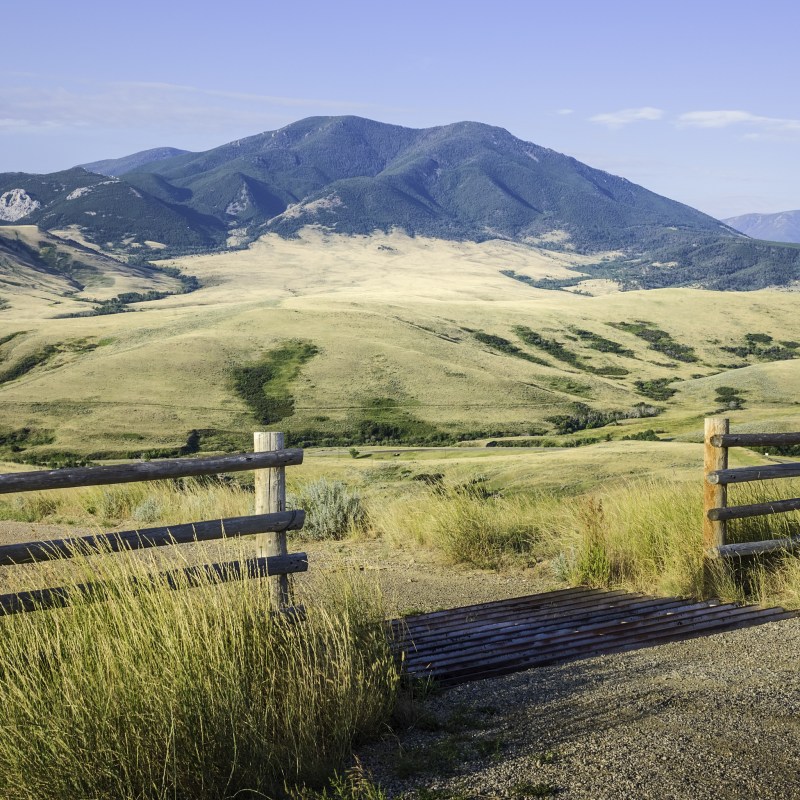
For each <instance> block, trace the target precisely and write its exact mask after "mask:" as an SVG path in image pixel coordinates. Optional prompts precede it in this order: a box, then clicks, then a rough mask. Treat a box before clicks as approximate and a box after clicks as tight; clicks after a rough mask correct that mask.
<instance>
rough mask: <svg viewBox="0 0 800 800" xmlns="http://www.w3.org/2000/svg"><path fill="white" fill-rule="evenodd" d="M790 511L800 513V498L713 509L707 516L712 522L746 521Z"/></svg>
mask: <svg viewBox="0 0 800 800" xmlns="http://www.w3.org/2000/svg"><path fill="white" fill-rule="evenodd" d="M790 511H800V498H797V497H796V498H793V499H791V500H772V501H771V502H769V503H753V504H752V505H747V506H728V507H727V508H711V509H709V510H708V511H707V512H706V514H707V515H708V518H709V519H711V520H720V519H723V520H728V519H745V518H746V517H763V516H765V515H767V514H786V513H788V512H790Z"/></svg>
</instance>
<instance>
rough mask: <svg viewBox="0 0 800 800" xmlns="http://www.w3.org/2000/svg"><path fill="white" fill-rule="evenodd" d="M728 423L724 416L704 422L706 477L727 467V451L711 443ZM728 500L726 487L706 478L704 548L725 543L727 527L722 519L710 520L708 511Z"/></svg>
mask: <svg viewBox="0 0 800 800" xmlns="http://www.w3.org/2000/svg"><path fill="white" fill-rule="evenodd" d="M729 425H730V423H729V422H728V420H727V419H726V418H725V417H708V418H707V419H706V423H705V437H704V441H705V447H704V449H703V470H704V472H705V475H706V478H708V476H709V475H710V474H711V473H715V472H719V471H720V470H724V469H727V467H728V451H727V449H726V448H724V447H717V446H715V445H714V444H713V441H712V440H713V439H714V437H715V436H722V435H724V434H726V433H727V432H728V428H729ZM727 502H728V493H727V489H726V487H725V486H724V485H722V484H713V483H711V482H710V481H709V480H708V479H707V480H706V481H705V483H704V486H703V510H704V511H705V513H704V515H703V543H704V545H705V547H706V549H710V548H712V547H722V546H723V545H724V544H725V537H726V535H727V529H726V525H725V522H724V520H712V519H711V518H710V517H709V516H708V511H709V510H710V509H712V508H724V507H725V506H726V505H727Z"/></svg>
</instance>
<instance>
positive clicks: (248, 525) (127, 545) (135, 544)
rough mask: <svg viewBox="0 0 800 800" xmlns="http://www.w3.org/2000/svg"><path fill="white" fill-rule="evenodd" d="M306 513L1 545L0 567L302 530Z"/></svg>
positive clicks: (297, 512)
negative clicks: (269, 532) (277, 531)
mask: <svg viewBox="0 0 800 800" xmlns="http://www.w3.org/2000/svg"><path fill="white" fill-rule="evenodd" d="M305 516H306V515H305V512H304V511H300V510H299V509H298V510H296V511H284V512H283V513H282V514H260V515H257V516H248V517H228V518H227V519H216V520H205V521H203V522H190V523H188V524H184V525H170V526H167V527H161V528H144V529H142V530H138V531H116V532H114V533H101V534H94V535H91V536H79V537H74V538H69V539H50V540H48V541H43V542H22V543H18V544H8V545H3V546H0V566H8V565H11V564H30V563H33V562H36V561H50V560H52V559H54V558H72V557H73V556H76V555H92V554H95V553H98V552H99V553H103V552H109V551H111V552H118V551H120V550H139V549H142V548H146V547H163V546H165V545H170V544H188V543H190V542H207V541H212V540H214V539H222V538H226V537H232V536H247V535H250V534H257V533H262V532H263V531H272V530H283V531H286V530H298V529H299V528H302V527H303V522H304V521H305Z"/></svg>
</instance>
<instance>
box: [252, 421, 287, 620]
mask: <svg viewBox="0 0 800 800" xmlns="http://www.w3.org/2000/svg"><path fill="white" fill-rule="evenodd" d="M283 445H284V439H283V434H282V433H277V432H273V431H271V432H256V433H254V434H253V452H255V453H261V452H264V451H265V450H283ZM253 474H254V476H255V493H256V514H271V513H274V512H280V511H286V469H285V468H284V467H275V468H272V469H256V470H253ZM288 552H289V550H288V548H287V546H286V531H279V532H276V533H259V534H258V535H257V536H256V555H257V556H258V557H259V558H263V557H267V556H285V555H287V554H288ZM270 584H271V591H272V600H273V602H274V604H275V607H276V608H287V607H288V606H289V578H288V576H287V575H277V576H276V577H274V578H273V579H272V580H271V581H270Z"/></svg>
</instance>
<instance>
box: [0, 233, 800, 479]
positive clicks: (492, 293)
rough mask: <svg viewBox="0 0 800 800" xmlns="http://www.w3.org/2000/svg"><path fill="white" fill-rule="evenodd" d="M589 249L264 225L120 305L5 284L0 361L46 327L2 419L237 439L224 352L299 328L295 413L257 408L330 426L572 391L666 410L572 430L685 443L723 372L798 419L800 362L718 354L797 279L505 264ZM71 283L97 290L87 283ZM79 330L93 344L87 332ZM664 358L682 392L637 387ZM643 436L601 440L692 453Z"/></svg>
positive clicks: (132, 285) (87, 435)
mask: <svg viewBox="0 0 800 800" xmlns="http://www.w3.org/2000/svg"><path fill="white" fill-rule="evenodd" d="M20 230H22V229H20ZM22 235H24V236H28V237H31V236H33V233H32V231H31V230H30V229H29V230H23V232H22ZM586 261H587V259H586V258H585V257H581V256H577V255H575V254H570V253H551V252H547V251H542V250H536V249H533V248H529V247H525V246H522V245H519V244H514V243H509V242H500V241H490V242H485V243H481V244H477V243H468V242H464V243H458V242H444V241H438V240H429V239H424V238H410V237H408V236H406V235H405V234H402V233H400V232H393V233H391V234H375V235H372V236H369V237H366V236H335V235H332V234H329V233H325V232H322V231H318V230H306V231H305V232H304V234H303V235H302V236H301V237H300V238H299V239H297V240H285V239H281V238H279V237H277V236H273V235H269V236H265V237H263V238H262V239H261V240H259V241H258V242H256V243H255V244H254V245H252V246H251V247H250V248H249V249H247V250H242V251H234V252H229V253H224V254H214V255H205V256H194V257H186V258H182V259H178V260H176V261H173V262H169V263H170V265H172V266H177V267H179V268H180V269H181V270H183V271H185V272H187V273H190V274H193V275H196V276H197V277H198V278H199V279H200V281H201V282H202V284H203V288H201V289H200V290H198V291H196V292H193V293H191V294H184V295H174V296H171V297H168V298H165V299H162V300H158V301H154V302H147V303H139V304H135V305H134V306H132V307H133V308H135V309H136V313H122V314H113V315H107V316H96V317H86V318H73V319H58V318H56V315H57V314H61V313H64V312H65V311H74V310H76V309H77V310H85V309H86V308H87V306H86V304H85V303H79V302H76V301H75V300H73V299H70V298H68V297H64V296H63V295H61V296H59V295H58V294H57V292H56V291H55V289H53V290H52V291H51V289H50V288H47V287H45V288H42V290H41V291H32V290H31V289H30V288H27V289H25V288H24V287H15V291H13V292H12V291H10V290H9V289H7V288H4V287H2V286H0V296H3V297H4V299H5V300H6V301H7V302H8V303H9V306H8V307H7V308H6V309H5V310H2V311H0V339H2V338H3V337H4V336H7V335H8V334H11V333H14V332H17V331H23V332H24V333H22V334H21V335H18V336H17V337H16V338H14V339H13V340H11V341H9V342H7V343H6V344H4V345H2V346H0V358H2V361H0V368H5V367H6V366H7V365H11V364H14V363H15V362H16V361H18V360H19V359H22V358H23V357H24V356H25V355H27V354H29V353H31V352H34V351H36V350H37V349H40V348H42V347H43V346H45V345H47V344H56V345H59V352H58V353H57V354H56V355H55V356H54V357H53V358H52V359H50V360H49V361H48V362H47V363H46V364H43V365H41V366H38V367H36V368H35V369H33V370H31V371H30V372H28V373H27V374H25V375H23V376H22V377H19V378H17V379H15V380H11V381H7V382H5V383H2V384H0V407H1V408H2V414H1V416H0V432H2V430H15V429H19V428H23V427H31V428H34V429H37V430H40V429H43V430H47V431H51V432H52V434H53V441H52V442H50V443H49V444H43V445H39V446H36V447H35V448H34V450H35V452H39V453H43V454H46V453H47V452H48V451H67V452H72V453H78V454H80V453H89V452H92V451H98V450H106V451H112V452H113V451H117V452H122V451H132V450H136V449H137V448H141V449H142V450H145V449H147V448H153V447H167V446H179V445H181V444H182V443H183V442H184V441H185V439H186V436H187V433H188V432H189V431H190V430H192V429H201V430H210V431H219V432H223V433H224V434H230V435H231V436H233V437H234V438H235V437H237V436H238V437H239V439H237V441H246V440H247V438H248V436H249V433H250V431H252V430H254V429H256V428H262V427H264V426H263V425H260V424H258V423H257V422H256V420H255V419H254V418H253V416H252V414H251V412H250V411H249V409H248V408H247V406H246V405H245V403H244V402H243V401H242V399H241V398H240V397H239V396H238V395H237V394H236V392H235V391H234V389H233V385H232V379H231V368H232V366H233V365H237V364H246V363H248V362H251V361H254V360H257V359H259V358H260V357H262V356H263V355H264V354H265V353H268V352H269V351H270V350H273V349H275V348H276V347H279V346H280V345H281V344H283V343H285V342H287V341H291V340H302V341H306V342H310V343H312V344H314V345H315V346H316V347H317V348H318V350H319V352H318V354H317V355H316V356H314V357H312V358H311V359H310V360H309V361H308V362H307V363H305V364H304V365H303V366H302V368H301V369H300V372H299V374H298V375H297V377H296V378H295V379H294V380H293V381H292V383H291V385H290V387H289V390H290V391H291V393H292V395H293V397H294V400H295V406H294V414H293V415H291V416H289V417H286V418H285V419H283V420H280V421H279V422H276V423H275V424H273V425H271V426H270V427H272V428H277V429H282V430H286V431H289V432H292V431H303V430H315V431H321V432H330V433H334V434H342V433H343V432H347V431H348V430H351V429H352V428H353V427H354V425H355V424H356V423H357V422H358V421H359V420H362V419H364V418H365V417H369V415H370V414H371V413H372V409H373V408H374V407H375V404H376V402H378V403H380V402H381V401H383V400H385V399H386V398H389V399H391V400H392V401H394V403H395V404H396V407H395V409H394V410H393V412H392V413H395V414H399V415H401V416H402V415H407V416H408V417H410V418H413V419H414V420H417V421H421V422H422V423H424V424H427V425H429V426H432V427H433V428H435V429H437V430H443V431H448V432H450V433H458V432H459V431H476V432H480V431H487V430H488V431H496V432H500V431H503V432H507V433H509V434H524V433H527V432H530V431H531V429H533V430H535V429H538V430H540V431H542V430H547V429H550V425H549V423H548V422H547V421H546V418H547V417H549V416H552V415H554V414H560V413H566V412H568V411H569V409H570V406H571V404H572V403H575V402H584V403H587V404H589V405H591V406H593V407H595V408H598V409H606V410H607V409H618V410H625V409H630V408H631V407H632V406H633V405H634V404H635V403H638V402H646V403H651V404H655V405H658V406H661V407H663V408H665V411H664V413H663V414H661V415H660V416H658V417H655V418H649V419H626V420H622V421H621V422H620V423H619V424H618V425H612V426H610V427H608V428H603V429H600V430H594V431H592V430H590V431H585V432H582V433H580V434H578V435H585V436H586V435H588V436H599V437H605V436H606V434H610V435H611V436H612V437H613V438H614V439H619V438H621V436H622V435H624V434H626V433H631V432H637V431H643V430H645V429H648V428H654V429H656V430H657V431H661V432H663V433H662V434H661V435H663V436H665V437H669V438H675V439H677V440H679V441H695V442H696V441H699V439H700V432H701V429H702V419H703V417H704V416H705V415H707V414H709V413H713V412H714V411H716V410H717V405H718V404H717V403H715V391H716V389H717V387H719V386H730V387H734V388H736V389H740V390H743V392H744V393H745V394H744V397H745V400H746V407H745V409H744V410H742V411H732V412H731V413H730V414H729V416H730V417H731V418H732V422H733V425H734V426H736V425H738V426H740V427H742V428H743V429H744V428H748V427H750V428H752V427H753V426H755V428H756V429H772V430H779V429H792V428H795V427H797V423H796V422H795V418H796V414H797V403H798V399H797V398H798V396H800V391H798V390H800V369H798V362H796V361H780V362H774V363H752V364H750V365H749V366H744V367H742V368H737V369H724V368H723V367H721V366H720V365H730V364H735V363H737V362H738V363H742V359H741V358H737V357H736V356H734V355H731V354H729V353H726V352H724V351H722V350H721V349H720V348H721V347H723V346H726V345H728V346H732V345H737V344H741V342H742V340H743V337H744V336H745V334H747V333H754V332H755V333H765V334H769V335H771V336H773V337H774V338H775V339H776V340H793V339H800V323H799V322H798V319H797V314H796V304H797V299H796V298H797V296H796V295H795V294H794V293H791V292H787V291H768V290H765V291H759V292H750V293H730V292H729V293H718V292H708V291H702V290H692V289H666V290H655V291H646V292H645V291H632V292H619V291H611V289H612V288H613V287H609V286H608V285H607V284H605V285H602V286H598V282H597V281H587V282H586V284H584V285H581V286H579V287H577V288H578V290H579V291H581V292H589V291H594V292H598V294H597V295H596V296H588V294H582V293H580V294H576V293H574V292H571V291H555V290H544V289H536V288H532V287H531V286H529V285H526V284H524V283H521V282H519V281H518V280H513V279H511V278H509V277H506V276H504V275H502V274H501V273H500V270H503V269H511V270H514V272H516V273H517V274H521V275H526V276H529V277H531V278H534V279H539V278H544V277H555V278H563V277H569V276H571V275H574V273H573V272H570V271H569V269H568V268H575V269H580V267H581V264H582V263H585V262H586ZM124 272H125V270H124V269H121V272H120V275H117V276H115V277H114V280H115V281H116V283H115V285H114V287H113V291H111V295H112V296H113V294H116V293H118V292H119V291H128V290H132V289H133V290H141V288H142V287H141V286H140V285H139V284H137V280H136V274H134V273H135V270H134V271H133V272H131V273H130V274H128V275H122V273H124ZM165 280H167V281H169V280H170V279H168V278H165ZM109 291H110V290H109ZM82 294H83V295H85V296H90V297H96V296H97V297H99V291H98V290H96V289H89V288H87V289H86V290H85V291H84V292H83V293H82ZM631 320H643V321H646V322H649V323H652V325H654V326H656V327H658V328H660V329H663V330H665V331H667V332H668V333H669V334H670V335H671V336H672V337H673V338H674V339H675V340H676V341H677V342H679V343H681V344H685V345H689V346H691V347H693V348H694V349H695V351H696V354H697V356H698V359H699V360H698V361H697V362H696V363H680V362H676V361H674V360H672V359H670V358H668V357H667V356H665V355H663V354H661V353H659V352H655V351H654V350H652V349H650V348H649V347H648V344H647V342H646V341H643V340H642V339H641V338H639V337H637V336H635V335H633V334H632V333H629V332H626V331H622V330H618V329H615V328H613V327H612V326H611V325H610V324H609V323H618V322H624V321H631ZM516 325H522V326H526V327H528V328H530V329H532V330H534V331H536V332H538V333H540V334H541V335H542V336H545V337H548V338H554V339H557V340H559V341H560V342H561V343H563V344H564V345H566V346H568V347H569V348H570V349H571V350H572V351H573V352H574V353H575V354H577V356H579V357H580V358H581V359H583V360H584V361H585V362H586V363H588V364H590V365H591V366H592V367H594V368H602V367H609V366H616V367H624V368H625V369H627V370H628V371H629V374H628V375H625V376H623V377H616V378H612V377H604V376H601V375H597V374H592V373H590V372H587V371H581V370H578V369H576V368H575V367H574V366H572V365H570V364H568V363H563V362H561V361H558V360H556V359H554V358H552V357H551V356H550V355H548V354H547V353H545V352H539V351H537V350H536V349H535V348H525V347H524V345H522V344H521V343H520V341H519V339H518V338H517V337H516V335H515V333H514V331H513V328H514V326H516ZM575 327H577V328H580V329H584V330H590V331H592V332H593V333H597V334H599V335H601V336H603V337H606V338H608V339H610V340H613V341H615V342H617V343H619V344H620V345H622V346H623V347H624V348H626V349H629V350H631V351H633V353H634V356H633V357H630V356H623V355H613V354H609V353H602V352H598V351H596V350H592V349H590V348H589V347H588V346H587V344H586V342H585V341H583V340H580V339H578V338H577V337H576V336H575V335H574V333H573V331H572V330H571V329H572V328H575ZM471 331H483V332H484V333H487V334H492V335H495V336H500V337H504V338H505V339H507V340H509V341H511V342H513V343H514V344H515V345H518V346H520V347H522V348H523V349H525V350H527V352H529V353H531V354H532V355H535V356H537V357H540V358H541V359H542V360H544V361H545V362H547V364H548V365H547V366H544V365H540V364H536V363H530V362H529V361H526V360H523V359H521V358H518V357H515V356H513V355H508V354H505V353H502V352H499V351H497V350H496V349H493V348H491V347H489V346H487V345H485V344H483V343H482V342H480V341H478V340H477V339H476V338H475V337H474V335H473V334H472V333H471ZM87 343H88V344H89V345H90V346H91V345H97V346H96V347H95V348H94V349H88V348H87V347H86V344H87ZM673 377H675V378H677V381H676V382H675V383H673V384H672V386H673V387H674V388H676V389H677V390H678V392H677V394H676V395H675V396H674V397H673V398H672V399H671V400H669V401H668V402H657V401H653V400H649V399H648V398H647V397H643V396H642V395H641V394H638V393H636V391H635V390H634V387H633V382H634V381H635V380H637V379H658V378H673ZM223 438H224V437H223ZM642 444H646V443H631V444H630V445H627V444H623V443H618V444H617V443H614V444H612V445H609V447H611V448H612V449H613V448H614V447H622V448H626V447H627V450H624V453H625V455H626V456H627V455H628V454H629V452H634V451H635V452H637V453H639V452H641V463H652V464H662V463H663V465H664V469H671V468H673V467H674V468H675V469H678V470H682V469H686V468H688V464H689V463H690V462H692V461H693V460H696V458H697V456H696V454H695V453H693V454H692V456H691V457H688V456H687V455H686V454H685V453H684V452H683V450H681V447H680V445H678V444H672V445H666V444H665V445H661V444H658V443H655V444H654V445H653V446H652V447H647V448H642V447H641V446H640V445H642ZM604 448H605V446H602V447H601V446H596V447H595V448H592V449H591V452H589V450H587V448H580V452H579V453H577V452H576V453H563V452H559V451H553V452H542V453H537V454H536V455H534V456H531V455H525V456H521V455H520V456H518V455H517V454H513V453H512V454H497V458H498V459H499V461H498V462H497V463H499V462H500V461H502V460H503V459H504V458H507V459H509V460H510V461H514V460H515V459H516V458H522V459H525V460H527V461H526V463H535V462H538V461H539V460H541V459H544V460H545V461H546V462H547V464H548V465H550V468H551V469H552V470H554V471H560V470H562V469H563V470H565V471H566V472H565V474H570V475H572V474H574V467H573V466H571V464H572V462H575V463H580V464H583V465H586V466H585V469H586V471H587V472H588V473H590V474H591V475H593V476H596V475H597V471H596V467H595V466H594V462H595V460H597V461H599V462H602V463H604V464H608V463H611V462H613V461H615V459H616V457H617V455H616V453H612V452H611V451H606V450H605V449H604ZM651 449H652V451H653V452H652V453H651ZM595 453H597V456H595V455H594V454H595ZM653 453H658V455H657V456H656V455H653ZM673 454H674V455H673ZM492 460H493V462H494V458H493V459H492ZM583 468H584V467H582V469H583ZM624 468H625V467H623V466H620V467H619V469H624ZM609 469H612V470H613V469H617V467H615V466H612V467H609ZM578 472H579V473H580V470H578Z"/></svg>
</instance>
